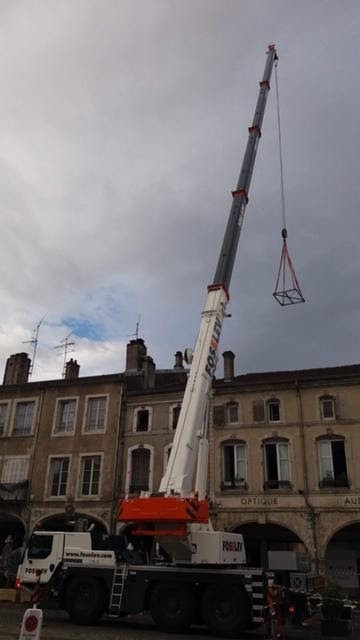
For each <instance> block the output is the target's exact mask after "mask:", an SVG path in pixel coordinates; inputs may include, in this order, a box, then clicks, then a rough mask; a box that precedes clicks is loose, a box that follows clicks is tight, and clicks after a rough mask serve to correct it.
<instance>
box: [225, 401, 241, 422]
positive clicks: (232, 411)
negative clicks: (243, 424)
mask: <svg viewBox="0 0 360 640" xmlns="http://www.w3.org/2000/svg"><path fill="white" fill-rule="evenodd" d="M227 419H228V423H229V424H238V423H239V405H238V403H237V402H229V404H228V405H227Z"/></svg>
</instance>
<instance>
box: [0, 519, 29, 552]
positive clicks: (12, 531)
mask: <svg viewBox="0 0 360 640" xmlns="http://www.w3.org/2000/svg"><path fill="white" fill-rule="evenodd" d="M25 534H26V524H25V522H24V521H23V519H22V518H21V517H20V516H19V515H17V514H15V513H11V512H10V513H9V512H7V513H1V514H0V550H1V548H2V546H3V543H4V542H5V540H6V538H7V536H9V535H11V537H12V539H13V548H14V549H17V548H18V547H21V545H22V544H23V540H24V537H25Z"/></svg>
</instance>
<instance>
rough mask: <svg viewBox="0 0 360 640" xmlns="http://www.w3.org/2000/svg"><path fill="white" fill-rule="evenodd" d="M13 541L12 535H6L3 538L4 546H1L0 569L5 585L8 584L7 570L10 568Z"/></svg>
mask: <svg viewBox="0 0 360 640" xmlns="http://www.w3.org/2000/svg"><path fill="white" fill-rule="evenodd" d="M13 542H14V541H13V539H12V536H11V535H8V536H7V537H6V538H5V542H4V546H3V548H2V556H1V565H2V569H3V571H4V577H5V586H6V587H8V586H9V582H10V576H9V570H10V561H11V553H12V548H13Z"/></svg>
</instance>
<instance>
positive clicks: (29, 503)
mask: <svg viewBox="0 0 360 640" xmlns="http://www.w3.org/2000/svg"><path fill="white" fill-rule="evenodd" d="M43 400H44V389H41V393H40V399H39V406H38V410H37V420H36V423H35V433H34V442H33V447H32V455H31V459H30V464H29V486H28V490H27V496H26V507H27V509H28V518H27V523H26V531H25V536H24V540H25V539H28V538H29V536H30V524H31V513H32V500H31V496H32V477H33V471H34V462H35V456H36V449H37V443H38V439H39V435H40V433H39V432H40V427H41V414H42V406H43Z"/></svg>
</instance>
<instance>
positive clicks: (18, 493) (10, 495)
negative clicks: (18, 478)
mask: <svg viewBox="0 0 360 640" xmlns="http://www.w3.org/2000/svg"><path fill="white" fill-rule="evenodd" d="M28 487H29V481H28V480H23V481H22V482H0V503H1V502H25V501H26V497H27V493H28Z"/></svg>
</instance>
